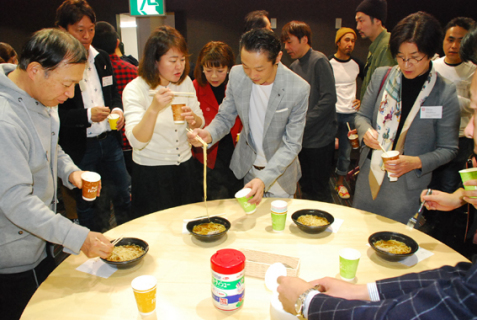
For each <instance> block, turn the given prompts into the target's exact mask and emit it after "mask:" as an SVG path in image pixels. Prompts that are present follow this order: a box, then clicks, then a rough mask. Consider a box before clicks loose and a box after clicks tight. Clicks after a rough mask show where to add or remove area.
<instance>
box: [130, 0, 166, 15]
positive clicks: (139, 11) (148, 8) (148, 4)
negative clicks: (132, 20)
mask: <svg viewBox="0 0 477 320" xmlns="http://www.w3.org/2000/svg"><path fill="white" fill-rule="evenodd" d="M129 9H130V10H129V11H130V12H131V15H132V16H163V15H165V14H166V10H165V7H164V0H129Z"/></svg>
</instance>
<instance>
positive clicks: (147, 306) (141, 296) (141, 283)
mask: <svg viewBox="0 0 477 320" xmlns="http://www.w3.org/2000/svg"><path fill="white" fill-rule="evenodd" d="M131 287H132V289H133V291H134V297H135V298H136V303H137V308H138V309H139V313H140V314H141V315H143V316H147V315H150V314H152V313H153V312H154V311H155V310H156V288H157V279H156V278H155V277H153V276H139V277H136V278H134V280H133V281H132V282H131Z"/></svg>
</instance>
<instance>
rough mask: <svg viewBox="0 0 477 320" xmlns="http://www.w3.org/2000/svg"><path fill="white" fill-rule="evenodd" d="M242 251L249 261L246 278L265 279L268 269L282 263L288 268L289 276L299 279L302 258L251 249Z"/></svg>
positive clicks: (247, 262) (246, 264)
mask: <svg viewBox="0 0 477 320" xmlns="http://www.w3.org/2000/svg"><path fill="white" fill-rule="evenodd" d="M240 251H242V253H243V254H244V255H245V257H246V259H247V261H246V262H245V275H246V276H250V277H256V278H261V279H265V273H266V272H267V270H268V268H269V267H270V266H271V265H272V264H274V263H276V262H280V263H283V264H284V265H285V267H286V268H287V276H289V277H298V271H299V269H300V258H295V257H290V256H285V255H281V254H275V253H270V252H265V251H257V250H250V249H240Z"/></svg>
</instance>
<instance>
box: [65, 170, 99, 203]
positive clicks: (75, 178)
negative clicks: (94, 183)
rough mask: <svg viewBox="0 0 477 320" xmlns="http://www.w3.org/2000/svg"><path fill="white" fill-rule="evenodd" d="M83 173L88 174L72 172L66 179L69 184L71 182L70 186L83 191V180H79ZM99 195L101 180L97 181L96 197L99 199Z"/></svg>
mask: <svg viewBox="0 0 477 320" xmlns="http://www.w3.org/2000/svg"><path fill="white" fill-rule="evenodd" d="M84 172H88V171H73V172H72V173H71V174H70V176H69V177H68V180H69V182H71V184H72V185H74V186H75V187H76V188H78V189H83V179H81V175H82V174H83V173H84ZM100 193H101V180H99V186H98V192H97V193H96V196H97V197H99V195H100Z"/></svg>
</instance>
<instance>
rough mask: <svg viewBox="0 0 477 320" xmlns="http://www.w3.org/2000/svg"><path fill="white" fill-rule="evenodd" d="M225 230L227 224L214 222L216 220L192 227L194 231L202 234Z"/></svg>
mask: <svg viewBox="0 0 477 320" xmlns="http://www.w3.org/2000/svg"><path fill="white" fill-rule="evenodd" d="M224 231H225V226H224V225H223V224H220V223H214V222H207V223H201V224H198V225H196V226H194V228H193V229H192V232H194V233H197V234H201V235H204V236H205V235H208V234H217V233H221V232H224Z"/></svg>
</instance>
